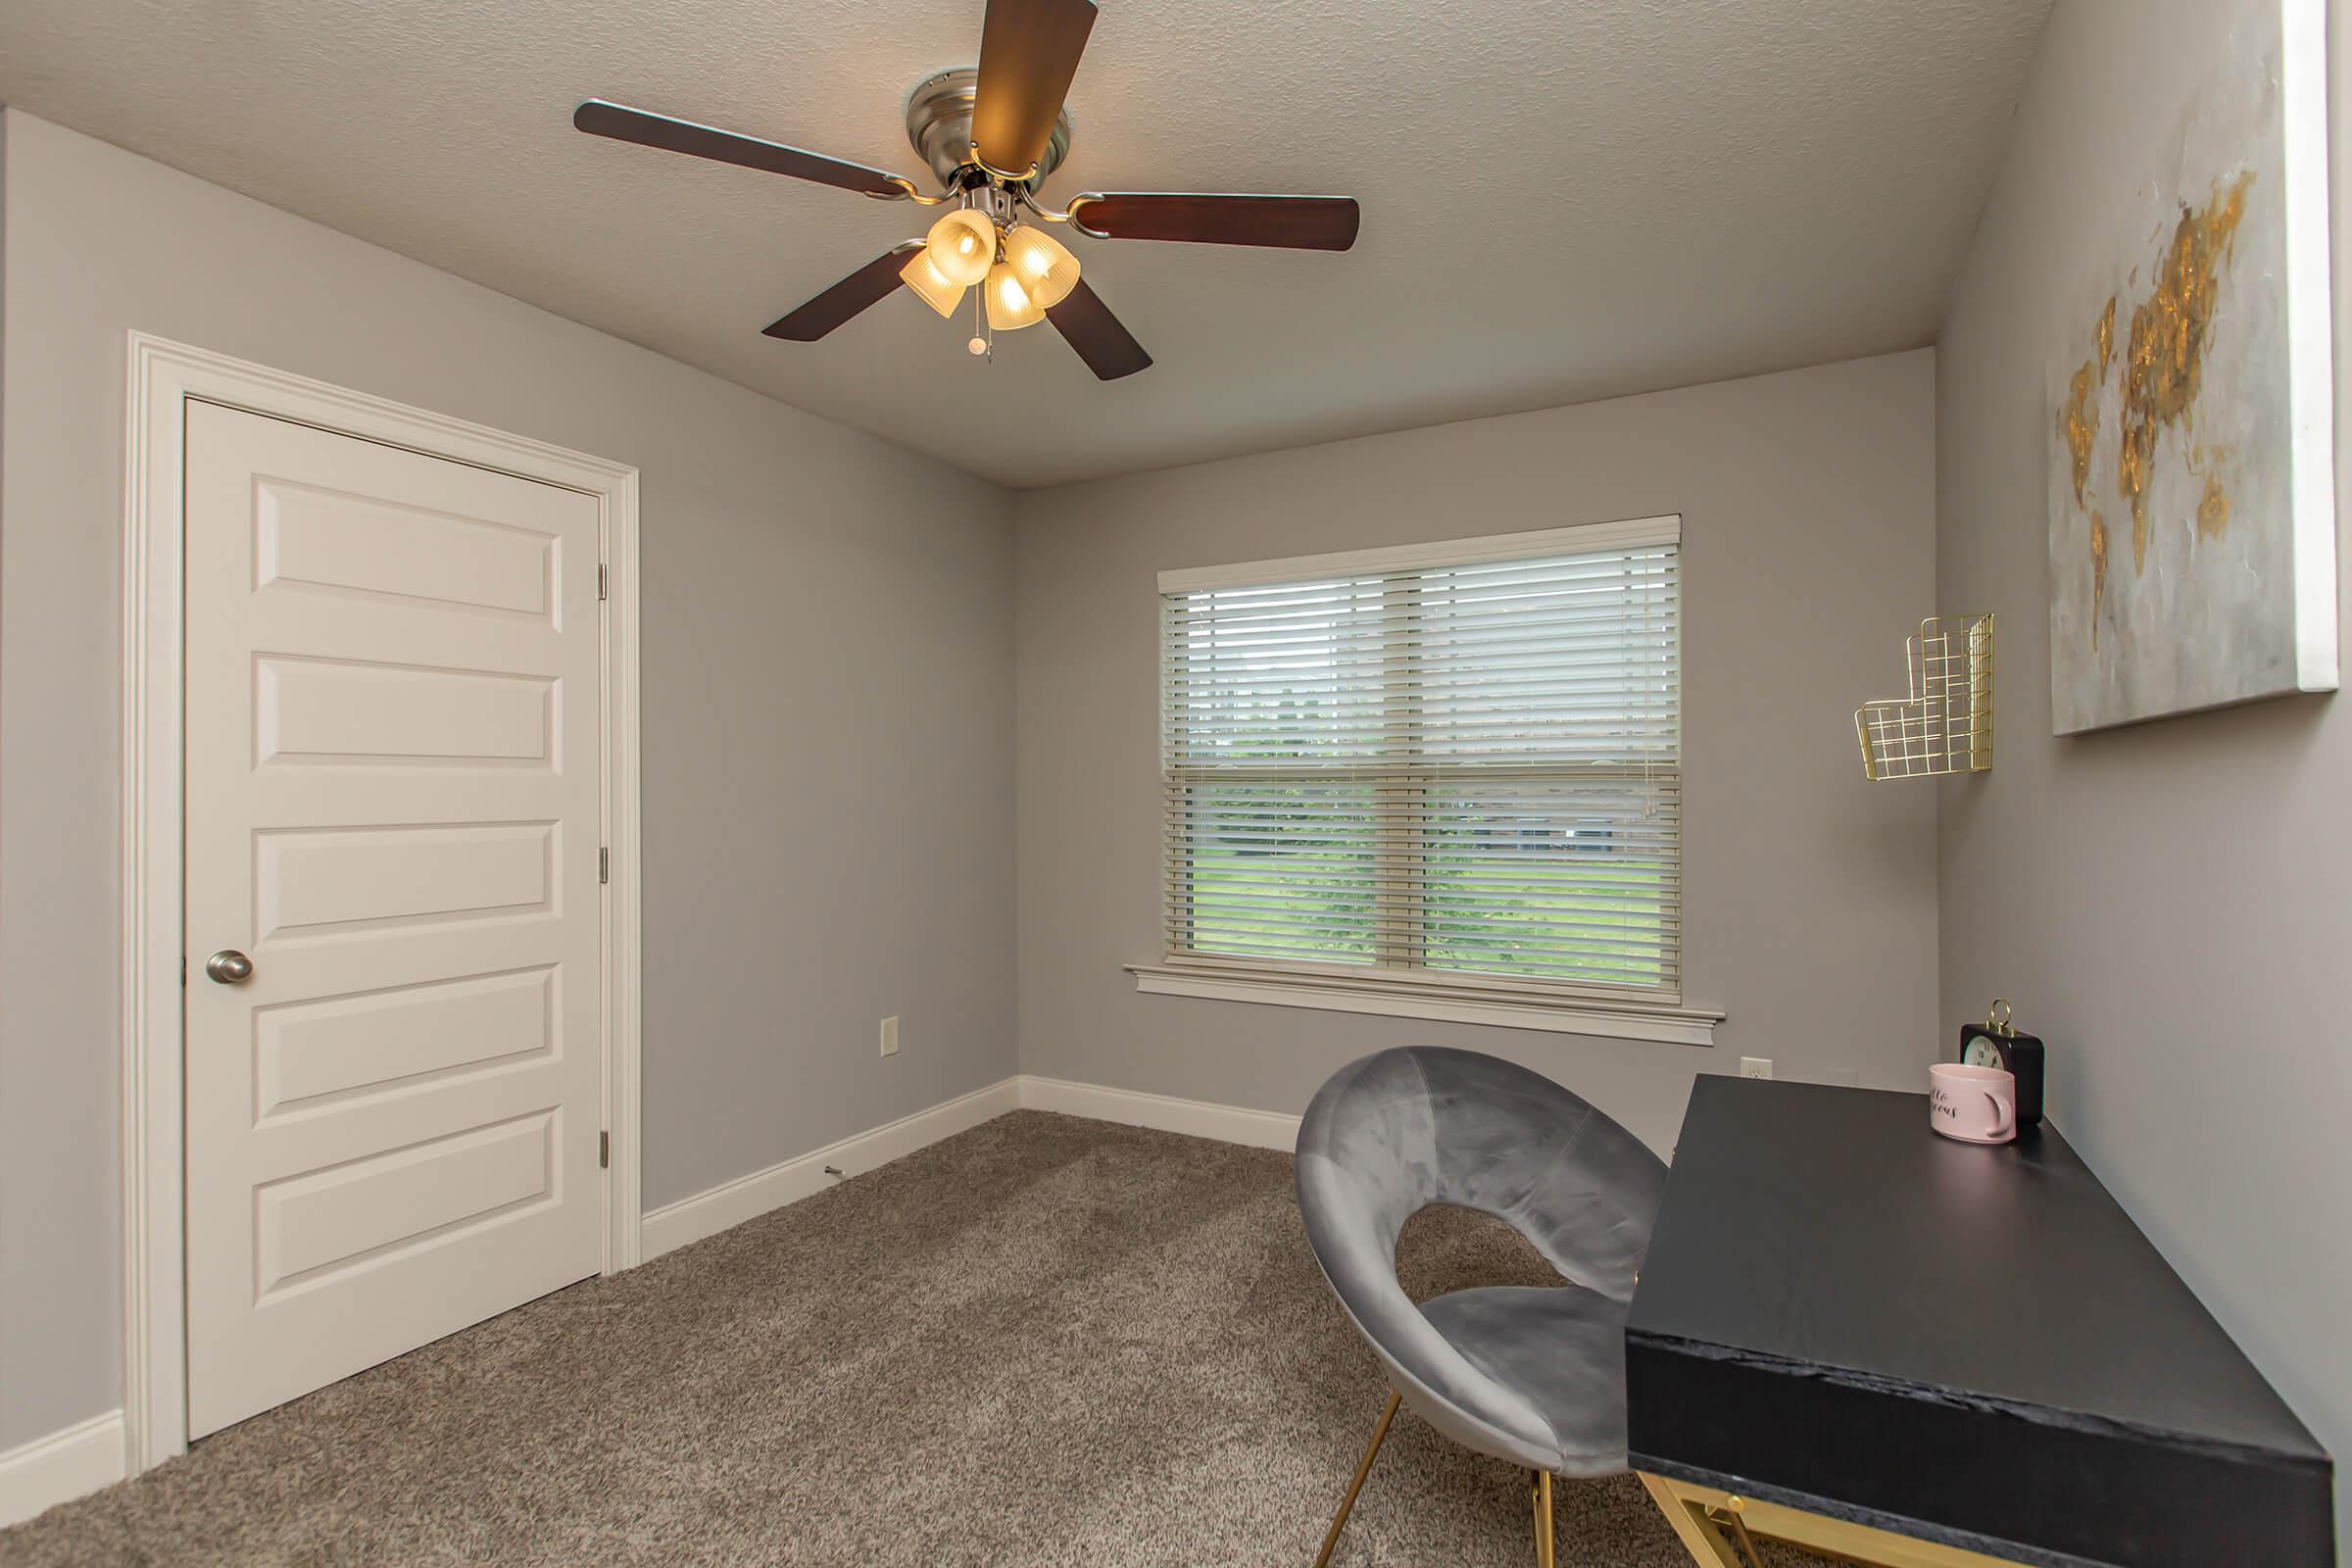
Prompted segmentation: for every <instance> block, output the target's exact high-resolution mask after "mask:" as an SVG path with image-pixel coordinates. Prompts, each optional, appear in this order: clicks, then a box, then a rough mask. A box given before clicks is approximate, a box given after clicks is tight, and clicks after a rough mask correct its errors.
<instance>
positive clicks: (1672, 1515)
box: [1635, 1470, 1746, 1568]
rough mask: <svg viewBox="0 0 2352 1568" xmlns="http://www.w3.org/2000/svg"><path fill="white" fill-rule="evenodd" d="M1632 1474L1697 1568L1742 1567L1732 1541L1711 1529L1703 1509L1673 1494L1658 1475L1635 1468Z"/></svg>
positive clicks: (1743, 1565) (1743, 1567) (1711, 1521)
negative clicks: (1644, 1489) (1638, 1477)
mask: <svg viewBox="0 0 2352 1568" xmlns="http://www.w3.org/2000/svg"><path fill="white" fill-rule="evenodd" d="M1635 1474H1636V1475H1639V1476H1640V1477H1641V1478H1642V1486H1643V1487H1644V1488H1646V1489H1647V1490H1648V1492H1649V1496H1650V1500H1651V1501H1652V1502H1655V1503H1656V1504H1657V1505H1658V1511H1659V1512H1660V1513H1662V1514H1664V1515H1665V1516H1666V1523H1667V1524H1668V1526H1670V1527H1671V1528H1672V1529H1673V1531H1674V1533H1675V1536H1676V1537H1677V1538H1678V1539H1679V1540H1680V1541H1681V1542H1682V1544H1683V1549H1684V1550H1685V1551H1688V1552H1689V1553H1691V1561H1692V1562H1694V1563H1696V1564H1698V1568H1746V1565H1745V1564H1744V1563H1742V1562H1740V1554H1739V1553H1738V1552H1737V1551H1735V1550H1733V1549H1732V1544H1731V1543H1730V1542H1729V1541H1726V1540H1725V1539H1724V1537H1723V1532H1722V1531H1720V1530H1718V1529H1716V1528H1715V1521H1713V1520H1712V1519H1709V1518H1708V1517H1707V1515H1706V1511H1705V1510H1704V1509H1703V1508H1700V1507H1697V1506H1694V1505H1691V1504H1689V1503H1686V1502H1684V1501H1683V1499H1682V1498H1681V1497H1680V1496H1678V1495H1676V1493H1675V1491H1674V1489H1673V1486H1672V1485H1671V1484H1670V1483H1668V1482H1666V1481H1664V1480H1662V1479H1660V1478H1659V1477H1657V1476H1653V1475H1651V1474H1649V1473H1648V1472H1647V1471H1645V1470H1638V1471H1636V1472H1635Z"/></svg>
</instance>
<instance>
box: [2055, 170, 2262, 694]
mask: <svg viewBox="0 0 2352 1568" xmlns="http://www.w3.org/2000/svg"><path fill="white" fill-rule="evenodd" d="M2253 183H2254V174H2253V172H2252V171H2248V172H2244V173H2241V174H2239V175H2238V176H2237V177H2236V179H2234V180H2233V181H2231V182H2230V184H2229V188H2228V189H2227V190H2222V191H2217V192H2216V193H2215V195H2214V197H2213V199H2212V200H2211V201H2209V202H2207V203H2206V204H2205V206H2204V207H2203V208H2202V209H2192V208H2188V207H2185V206H2184V207H2182V208H2181V209H2180V223H2179V224H2178V225H2177V226H2176V227H2175V228H2174V230H2173V237H2172V242H2171V244H2170V245H2169V246H2167V247H2166V249H2165V252H2164V255H2163V256H2162V258H2161V259H2159V261H2158V262H2157V264H2156V279H2155V285H2154V287H2153V289H2152V290H2151V291H2150V292H2149V294H2148V297H2147V298H2146V299H2145V300H2143V301H2141V302H2140V303H2138V304H2137V305H2134V306H2133V307H2132V309H2131V336H2130V338H2129V339H2128V340H2127V343H2126V346H2125V350H2124V361H2123V383H2122V387H2121V389H2120V390H2121V392H2122V394H2123V407H2122V439H2121V440H2120V441H2119V442H2118V443H2117V456H2116V464H2115V475H2114V483H2115V493H2116V495H2117V497H2118V498H2119V499H2120V500H2121V501H2122V502H2123V504H2124V506H2125V508H2126V509H2127V510H2128V511H2129V512H2130V514H2131V570H2132V572H2133V573H2134V574H2135V575H2136V574H2138V573H2141V572H2144V571H2145V570H2146V569H2147V564H2148V496H2147V492H2148V478H2149V472H2150V468H2151V466H2152V464H2153V463H2154V461H2155V457H2156V437H2157V434H2158V432H2159V431H2160V430H2162V429H2164V428H2166V427H2168V426H2174V425H2178V426H2180V427H2181V429H2182V430H2183V432H2184V433H2187V434H2190V435H2193V434H2194V429H2195V423H2196V405H2197V395H2198V393H2199V392H2200V391H2202V390H2203V385H2204V365H2205V340H2206V337H2207V335H2208V334H2209V333H2210V332H2211V331H2212V329H2213V317H2214V303H2215V300H2216V299H2217V298H2218V297H2219V295H2220V292H2221V284H2222V278H2223V275H2224V274H2225V273H2226V272H2227V271H2228V270H2229V267H2230V264H2231V263H2232V262H2234V261H2235V260H2236V255H2237V229H2238V224H2239V223H2240V222H2241V221H2244V219H2245V216H2246V193H2247V191H2248V189H2249V188H2251V187H2252V185H2253ZM2132 276H2133V278H2134V279H2135V280H2136V278H2137V277H2138V273H2137V271H2136V270H2135V271H2134V272H2133V273H2132ZM2115 308H2116V296H2114V295H2112V294H2111V295H2109V296H2108V297H2107V304H2106V307H2105V308H2104V309H2103V310H2101V311H2100V313H2099V319H2098V321H2097V322H2096V323H2095V324H2094V325H2093V327H2092V328H2091V340H2092V343H2093V348H2092V352H2091V356H2090V358H2088V359H2086V360H2084V361H2083V362H2082V366H2081V367H2080V368H2078V369H2077V370H2076V371H2075V374H2074V378H2073V382H2072V386H2071V389H2070V390H2069V392H2068V395H2067V399H2066V402H2065V405H2064V406H2063V407H2062V408H2060V409H2059V411H2058V434H2059V437H2060V439H2061V440H2063V441H2064V442H2065V443H2066V448H2067V451H2068V453H2069V455H2070V456H2071V458H2072V461H2073V464H2074V488H2075V504H2076V505H2077V506H2079V507H2081V508H2082V509H2083V511H2084V512H2085V513H2086V514H2087V515H2089V518H2090V572H2091V621H2090V637H2091V646H2092V647H2094V648H2095V647H2097V646H2098V637H2099V631H2098V625H2099V623H2098V611H2099V607H2100V605H2101V604H2102V603H2103V602H2104V600H2105V598H2106V593H2107V569H2108V567H2107V562H2108V548H2107V516H2106V514H2105V513H2104V512H2102V511H2101V510H2100V509H2099V508H2098V506H2097V505H2095V504H2094V501H2093V496H2094V495H2095V493H2096V492H2097V488H2098V486H2097V479H2096V476H2094V475H2093V474H2092V472H2091V454H2092V451H2093V449H2094V448H2095V446H2096V445H2097V439H2098V425H2099V395H2100V393H2101V392H2102V391H2103V390H2104V389H2105V388H2106V383H2107V376H2108V372H2109V370H2110V369H2111V368H2113V366H2114V363H2115ZM2214 456H2215V454H2213V453H2212V452H2211V451H2209V450H2208V449H2207V448H2206V447H2204V446H2202V445H2197V446H2192V447H2191V448H2190V451H2189V459H2188V462H2189V466H2190V467H2191V469H2192V470H2193V471H2196V472H2200V473H2202V474H2203V476H2204V479H2205V487H2204V495H2203V498H2202V499H2201V500H2200V501H2199V502H2198V504H2197V512H2196V521H2197V532H2198V534H2199V535H2200V536H2201V537H2204V538H2215V537H2218V536H2219V535H2221V534H2223V533H2226V532H2227V531H2228V530H2229V491H2228V490H2227V489H2226V488H2225V487H2224V485H2223V482H2222V476H2221V473H2220V472H2219V470H2218V468H2217V467H2216V466H2215V465H2214V462H2213V459H2214Z"/></svg>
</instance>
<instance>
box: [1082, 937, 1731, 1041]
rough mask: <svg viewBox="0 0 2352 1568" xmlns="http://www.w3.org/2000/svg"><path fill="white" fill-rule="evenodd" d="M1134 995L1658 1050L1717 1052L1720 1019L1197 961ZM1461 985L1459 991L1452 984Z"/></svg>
mask: <svg viewBox="0 0 2352 1568" xmlns="http://www.w3.org/2000/svg"><path fill="white" fill-rule="evenodd" d="M1127 972H1128V973H1129V974H1132V975H1134V976H1135V989H1136V990H1137V991H1139V992H1143V993H1145V994H1147V995H1151V996H1161V997H1202V998H1206V999H1208V1000H1210V1001H1213V1002H1257V1003H1265V1004H1268V1005H1272V1006H1277V1007H1316V1008H1320V1009H1322V1010H1323V1011H1326V1012H1369V1013H1379V1014H1383V1015H1385V1016H1388V1017H1391V1018H1421V1019H1426V1020H1428V1021H1430V1022H1433V1023H1476V1024H1491V1025H1495V1026H1497V1027H1500V1028H1504V1029H1541V1030H1545V1031H1548V1032H1549V1033H1552V1034H1562V1035H1595V1036H1599V1037H1601V1038H1603V1039H1608V1040H1651V1041H1658V1042H1660V1043H1663V1044H1666V1045H1674V1046H1712V1045H1714V1044H1715V1026H1716V1025H1717V1024H1719V1023H1721V1022H1722V1021H1723V1014H1722V1013H1720V1012H1716V1011H1711V1010H1709V1009H1707V1008H1703V1007H1687V1006H1666V1005H1646V1004H1643V1003H1639V1002H1603V1001H1598V1000H1596V999H1594V998H1592V997H1588V996H1582V995H1562V994H1560V993H1558V992H1556V991H1552V990H1548V989H1546V988H1545V987H1543V986H1522V985H1509V984H1488V983H1485V982H1486V981H1487V979H1488V977H1485V976H1480V977H1477V980H1478V982H1479V983H1476V984H1473V983H1470V982H1471V981H1472V978H1473V977H1471V976H1468V975H1463V976H1458V977H1448V978H1447V979H1444V980H1440V979H1437V978H1435V977H1434V976H1424V975H1420V974H1413V975H1398V974H1396V973H1395V972H1393V971H1391V972H1378V973H1376V972H1369V971H1367V972H1366V973H1363V974H1353V975H1350V974H1337V973H1332V972H1329V971H1326V970H1321V969H1288V968H1282V969H1277V968H1272V967H1256V966H1251V965H1248V964H1226V963H1216V962H1209V961H1204V960H1199V959H1192V958H1174V957H1171V958H1168V959H1166V960H1164V961H1163V962H1160V963H1131V964H1128V965H1127ZM1456 980H1458V981H1459V982H1461V983H1458V984H1457V983H1455V981H1456Z"/></svg>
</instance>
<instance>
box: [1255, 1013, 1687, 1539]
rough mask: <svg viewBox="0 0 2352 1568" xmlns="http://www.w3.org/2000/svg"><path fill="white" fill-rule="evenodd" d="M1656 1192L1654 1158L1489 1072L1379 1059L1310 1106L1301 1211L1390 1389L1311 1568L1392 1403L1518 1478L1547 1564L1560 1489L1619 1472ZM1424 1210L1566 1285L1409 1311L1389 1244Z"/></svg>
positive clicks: (1338, 1526) (1447, 1058) (1537, 1090)
mask: <svg viewBox="0 0 2352 1568" xmlns="http://www.w3.org/2000/svg"><path fill="white" fill-rule="evenodd" d="M1665 1187H1666V1166H1665V1164H1664V1162H1663V1161H1661V1160H1660V1159H1659V1158H1658V1156H1657V1155H1655V1154H1653V1153H1651V1152H1649V1150H1648V1149H1647V1148H1646V1147H1644V1146H1643V1145H1642V1142H1641V1140H1639V1139H1637V1138H1635V1137H1634V1136H1633V1135H1632V1134H1631V1133H1629V1132H1627V1131H1626V1130H1625V1129H1624V1128H1622V1127H1620V1126H1618V1125H1617V1123H1615V1122H1614V1121H1611V1120H1610V1119H1609V1118H1608V1117H1607V1116H1605V1115H1603V1114H1601V1113H1600V1112H1599V1111H1597V1110H1595V1109H1593V1106H1591V1105H1589V1104H1587V1103H1585V1102H1584V1101H1583V1100H1581V1099H1579V1098H1578V1097H1577V1096H1575V1095H1573V1094H1570V1093H1569V1092H1568V1091H1567V1090H1565V1089H1562V1088H1561V1087H1560V1086H1559V1085H1557V1084H1555V1083H1553V1082H1551V1081H1550V1080H1549V1079H1547V1078H1544V1077H1541V1076H1539V1075H1538V1074H1536V1073H1533V1072H1530V1071H1528V1070H1527V1069H1526V1068H1524V1067H1519V1066H1515V1065H1513V1064H1512V1063H1510V1062H1507V1061H1501V1060H1498V1059H1496V1058H1495V1057H1493V1056H1483V1055H1479V1054H1476V1053H1474V1052H1468V1051H1447V1050H1441V1049H1437V1048H1414V1049H1408V1050H1399V1051H1384V1052H1382V1053H1380V1054H1378V1055H1375V1056H1366V1057H1365V1058H1364V1059H1363V1060H1361V1061H1358V1062H1355V1063H1352V1064H1351V1065H1349V1066H1347V1067H1343V1068H1342V1069H1340V1071H1339V1072H1337V1073H1335V1074H1333V1075H1332V1078H1331V1081H1330V1082H1329V1083H1326V1084H1325V1085H1324V1086H1323V1087H1322V1089H1320V1090H1319V1091H1317V1092H1316V1095H1315V1098H1314V1101H1313V1103H1311V1104H1309V1105H1308V1106H1307V1108H1306V1116H1305V1119H1304V1120H1303V1121H1302V1122H1301V1123H1300V1125H1299V1213H1300V1215H1301V1216H1302V1217H1303V1218H1304V1219H1305V1221H1306V1237H1307V1241H1308V1243H1309V1244H1310V1245H1311V1246H1312V1247H1313V1248H1314V1251H1315V1257H1316V1259H1317V1260H1318V1261H1319V1262H1321V1263H1322V1265H1323V1273H1324V1277H1325V1278H1327V1279H1328V1280H1330V1281H1331V1288H1332V1291H1333V1292H1334V1293H1335V1294H1336V1295H1337V1296H1338V1297H1339V1299H1340V1304H1341V1305H1342V1306H1343V1307H1345V1308H1346V1309H1347V1312H1348V1316H1349V1317H1350V1318H1352V1319H1353V1320H1354V1322H1355V1326H1356V1328H1357V1329H1359V1330H1360V1331H1361V1332H1362V1333H1363V1336H1364V1338H1365V1340H1367V1341H1368V1342H1370V1344H1371V1347H1372V1350H1373V1353H1374V1354H1375V1355H1377V1356H1378V1357H1379V1358H1380V1362H1381V1365H1382V1366H1383V1367H1384V1368H1386V1370H1387V1372H1388V1376H1389V1384H1390V1387H1391V1388H1392V1389H1393V1390H1394V1391H1395V1392H1394V1393H1392V1394H1391V1395H1390V1397H1389V1402H1388V1407H1387V1408H1386V1409H1385V1410H1384V1411H1382V1413H1381V1417H1380V1424H1379V1425H1378V1426H1377V1427H1376V1428H1375V1429H1374V1430H1373V1433H1372V1442H1371V1444H1370V1446H1367V1447H1366V1448H1365V1450H1364V1458H1363V1462H1362V1463H1361V1464H1360V1465H1358V1466H1357V1467H1356V1472H1355V1479H1354V1481H1353V1482H1351V1483H1350V1484H1349V1486H1348V1494H1347V1496H1346V1497H1345V1498H1344V1499H1342V1501H1341V1503H1340V1509H1339V1513H1338V1515H1337V1516H1336V1517H1335V1518H1333V1520H1332V1522H1331V1532H1330V1534H1329V1535H1327V1536H1326V1537H1325V1538H1324V1541H1323V1551H1322V1554H1321V1555H1320V1556H1318V1557H1317V1558H1316V1559H1315V1568H1324V1564H1326V1563H1328V1562H1329V1561H1330V1559H1331V1553H1332V1549H1333V1548H1334V1547H1335V1546H1336V1545H1338V1544H1339V1539H1340V1532H1341V1530H1342V1529H1343V1528H1345V1527H1346V1525H1347V1523H1348V1511H1349V1510H1350V1509H1352V1508H1353V1507H1354V1506H1355V1497H1356V1494H1357V1493H1358V1492H1359V1491H1361V1490H1362V1488H1363V1484H1364V1478H1365V1476H1367V1475H1368V1474H1370V1473H1371V1469H1372V1461H1373V1459H1374V1457H1375V1456H1377V1455H1378V1454H1379V1452H1380V1445H1381V1440H1382V1439H1384V1438H1386V1437H1387V1436H1388V1432H1389V1423H1390V1422H1391V1421H1392V1420H1393V1419H1395V1417H1396V1414H1397V1404H1398V1402H1399V1401H1402V1402H1403V1403H1405V1404H1408V1405H1410V1406H1412V1409H1413V1413H1414V1414H1416V1415H1418V1416H1420V1417H1421V1418H1422V1419H1423V1420H1425V1421H1427V1422H1428V1423H1429V1424H1430V1425H1431V1426H1433V1427H1435V1428H1437V1429H1438V1430H1439V1431H1440V1432H1442V1433H1444V1434H1445V1435H1446V1437H1448V1438H1451V1439H1452V1440H1453V1441H1454V1442H1456V1443H1459V1444H1461V1445H1463V1446H1465V1447H1469V1448H1474V1449H1476V1450H1477V1451H1479V1452H1481V1453H1488V1454H1493V1455H1494V1456H1495V1457H1496V1458H1499V1459H1507V1460H1509V1461H1511V1462H1512V1463H1514V1464H1520V1465H1525V1466H1526V1467H1527V1468H1528V1470H1529V1471H1530V1472H1531V1478H1530V1479H1531V1488H1530V1491H1531V1495H1532V1501H1533V1505H1534V1510H1535V1530H1536V1555H1537V1560H1538V1562H1539V1563H1540V1564H1541V1565H1542V1568H1551V1562H1552V1533H1551V1481H1552V1477H1554V1476H1570V1477H1583V1476H1600V1475H1610V1474H1614V1473H1615V1472H1618V1471H1621V1470H1623V1469H1625V1468H1626V1459H1625V1314H1626V1308H1627V1306H1628V1305H1629V1304H1630V1303H1631V1302H1632V1300H1633V1297H1634V1277H1635V1273H1636V1271H1637V1270H1638V1269H1639V1268H1640V1267H1641V1266H1642V1252H1643V1250H1645V1249H1646V1248H1647V1247H1648V1245H1649V1230H1650V1223H1651V1221H1652V1220H1653V1219H1654V1218H1655V1216H1656V1214H1657V1208H1658V1200H1659V1198H1660V1196H1661V1195H1662V1194H1663V1193H1664V1191H1665ZM1433 1203H1449V1204H1453V1205H1456V1206H1458V1207H1462V1208H1470V1209H1477V1210H1479V1211H1480V1212H1482V1213H1487V1214H1492V1215H1494V1216H1495V1218H1496V1219H1499V1220H1502V1221H1504V1222H1505V1223H1507V1224H1509V1225H1510V1226H1512V1227H1513V1228H1514V1229H1516V1230H1517V1231H1518V1232H1519V1233H1520V1234H1521V1235H1522V1236H1525V1237H1526V1238H1527V1239H1528V1241H1530V1242H1531V1243H1533V1244H1534V1245H1535V1247H1536V1249H1537V1250H1539V1251H1541V1252H1542V1253H1543V1254H1544V1257H1545V1258H1546V1259H1547V1260H1548V1261H1549V1262H1550V1263H1551V1265H1552V1267H1554V1268H1556V1269H1558V1270H1559V1271H1560V1274H1561V1276H1562V1277H1563V1278H1564V1279H1566V1281H1567V1284H1566V1285H1565V1286H1563V1287H1558V1288H1552V1289H1530V1288H1527V1287H1521V1286H1502V1287H1494V1288H1488V1289H1478V1290H1466V1291H1455V1292H1454V1293H1452V1294H1451V1295H1449V1296H1441V1297H1439V1298H1437V1299H1434V1300H1431V1301H1429V1302H1427V1303H1425V1304H1423V1305H1419V1306H1416V1305H1414V1304H1413V1302H1412V1300H1411V1299H1409V1298H1407V1297H1406V1296H1405V1294H1404V1291H1403V1288H1402V1287H1400V1286H1399V1285H1398V1284H1397V1264H1396V1258H1397V1233H1398V1232H1399V1231H1401V1230H1402V1229H1403V1227H1404V1222H1405V1221H1406V1220H1408V1219H1410V1218H1411V1217H1412V1216H1413V1215H1414V1214H1416V1213H1418V1212H1419V1211H1420V1210H1422V1209H1424V1208H1427V1207H1428V1206H1429V1205H1431V1204H1433Z"/></svg>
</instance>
